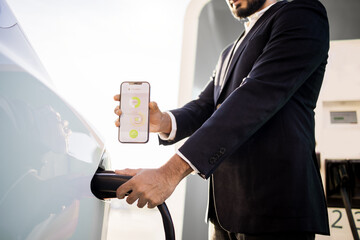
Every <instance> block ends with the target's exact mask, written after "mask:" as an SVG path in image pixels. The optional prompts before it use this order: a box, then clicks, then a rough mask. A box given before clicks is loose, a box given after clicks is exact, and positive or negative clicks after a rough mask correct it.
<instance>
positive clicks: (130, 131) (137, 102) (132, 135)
mask: <svg viewBox="0 0 360 240" xmlns="http://www.w3.org/2000/svg"><path fill="white" fill-rule="evenodd" d="M121 87H122V89H121V102H120V104H121V110H122V112H123V113H122V115H121V117H120V141H122V142H146V141H147V138H148V111H149V84H147V83H142V84H130V83H123V84H122V85H121Z"/></svg>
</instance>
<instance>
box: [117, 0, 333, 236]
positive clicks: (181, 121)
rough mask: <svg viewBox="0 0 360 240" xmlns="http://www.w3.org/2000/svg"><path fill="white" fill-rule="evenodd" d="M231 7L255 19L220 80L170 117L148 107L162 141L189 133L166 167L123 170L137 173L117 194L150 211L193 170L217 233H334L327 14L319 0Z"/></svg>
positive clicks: (225, 59) (223, 58)
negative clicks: (326, 116)
mask: <svg viewBox="0 0 360 240" xmlns="http://www.w3.org/2000/svg"><path fill="white" fill-rule="evenodd" d="M227 3H228V5H229V8H230V10H231V12H232V13H233V15H234V16H235V17H236V18H239V19H243V18H246V17H247V18H248V20H249V21H248V22H245V33H243V34H242V35H241V36H240V38H239V39H238V40H237V41H236V42H235V43H233V44H231V45H230V46H229V47H227V48H226V49H225V50H224V51H223V52H222V53H221V55H220V58H219V62H218V64H217V66H216V69H215V71H214V74H213V77H212V81H211V82H210V83H209V84H208V85H207V86H206V87H205V89H204V90H203V92H202V93H201V94H200V95H199V98H198V99H196V100H194V101H192V102H189V103H188V104H186V105H185V106H184V107H182V108H179V109H176V110H172V111H170V113H163V112H161V111H160V110H159V108H158V107H157V105H156V104H155V103H151V104H150V112H151V114H150V121H151V123H150V124H151V126H150V130H151V131H152V132H160V133H161V135H160V138H161V140H160V142H161V143H162V144H172V143H175V142H177V141H179V140H181V139H183V138H185V137H189V139H188V140H187V141H186V142H185V143H184V144H183V146H182V147H180V149H179V150H178V152H177V153H176V154H175V155H174V156H173V157H172V158H171V159H170V160H169V161H168V162H167V163H166V164H165V165H163V166H162V167H160V168H159V169H147V170H144V169H140V170H130V169H126V170H121V171H120V170H118V171H116V172H117V173H119V174H129V175H132V176H134V177H133V178H132V180H130V181H128V182H127V183H126V184H124V185H122V186H121V187H120V188H119V189H118V190H117V196H118V197H119V198H124V196H125V194H126V193H127V192H128V191H130V190H132V193H131V194H130V195H129V196H128V198H127V202H128V203H130V204H132V203H133V202H135V201H136V200H138V206H139V207H143V206H145V205H146V204H148V207H150V208H152V207H155V206H156V205H158V204H161V203H162V202H163V201H165V199H166V198H168V197H169V195H170V194H171V193H172V192H173V190H174V188H175V187H176V185H177V184H178V183H179V182H180V181H181V179H183V178H184V177H185V176H186V175H188V174H189V173H190V172H192V171H195V172H197V173H198V174H199V175H200V176H202V177H203V178H206V179H207V178H210V183H211V184H210V186H211V187H210V194H209V196H210V198H209V199H210V203H209V214H208V217H209V219H210V222H211V227H212V229H213V231H212V234H211V236H210V238H211V239H246V240H247V239H256V240H263V239H267V240H268V239H277V240H279V239H286V240H294V239H314V235H315V233H319V234H329V227H328V219H327V209H326V203H325V198H324V194H323V188H322V183H321V178H320V174H319V169H318V166H317V161H316V156H315V151H314V150H315V137H314V125H315V124H314V111H313V110H314V108H315V106H316V101H317V98H318V94H319V91H320V87H321V84H322V80H323V76H324V72H325V66H326V63H327V52H328V49H329V29H328V20H327V16H326V11H325V9H324V7H323V6H322V4H321V3H320V2H319V1H318V0H294V1H292V2H286V1H280V2H277V1H276V0H237V1H235V0H227ZM115 100H119V96H118V95H117V96H115ZM115 112H116V114H117V115H121V110H119V109H118V108H116V109H115ZM116 125H117V126H119V122H118V121H117V122H116ZM166 134H168V135H166ZM164 135H165V136H164Z"/></svg>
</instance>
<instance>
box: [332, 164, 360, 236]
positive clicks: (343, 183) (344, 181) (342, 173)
mask: <svg viewBox="0 0 360 240" xmlns="http://www.w3.org/2000/svg"><path fill="white" fill-rule="evenodd" d="M335 180H337V181H339V185H340V192H341V197H342V200H343V202H344V205H345V210H346V215H347V217H348V220H349V224H350V228H351V232H352V235H353V237H354V240H360V239H359V234H358V232H357V228H356V225H355V220H354V217H353V215H352V212H351V203H350V199H349V195H348V193H347V190H346V189H347V188H348V186H349V185H350V177H349V175H348V172H347V168H346V165H345V164H340V165H339V168H338V172H337V176H336V177H335Z"/></svg>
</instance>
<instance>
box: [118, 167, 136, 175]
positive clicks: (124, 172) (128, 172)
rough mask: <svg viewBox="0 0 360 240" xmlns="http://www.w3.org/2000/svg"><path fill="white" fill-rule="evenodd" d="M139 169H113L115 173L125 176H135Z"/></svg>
mask: <svg viewBox="0 0 360 240" xmlns="http://www.w3.org/2000/svg"><path fill="white" fill-rule="evenodd" d="M140 170H141V169H130V168H126V169H122V170H115V173H116V174H119V175H126V176H135V175H136V174H137V173H138V172H139V171H140Z"/></svg>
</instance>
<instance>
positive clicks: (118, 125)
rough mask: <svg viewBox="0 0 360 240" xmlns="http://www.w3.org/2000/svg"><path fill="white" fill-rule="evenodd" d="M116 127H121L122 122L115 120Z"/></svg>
mask: <svg viewBox="0 0 360 240" xmlns="http://www.w3.org/2000/svg"><path fill="white" fill-rule="evenodd" d="M115 126H117V127H120V121H119V119H116V120H115Z"/></svg>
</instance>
